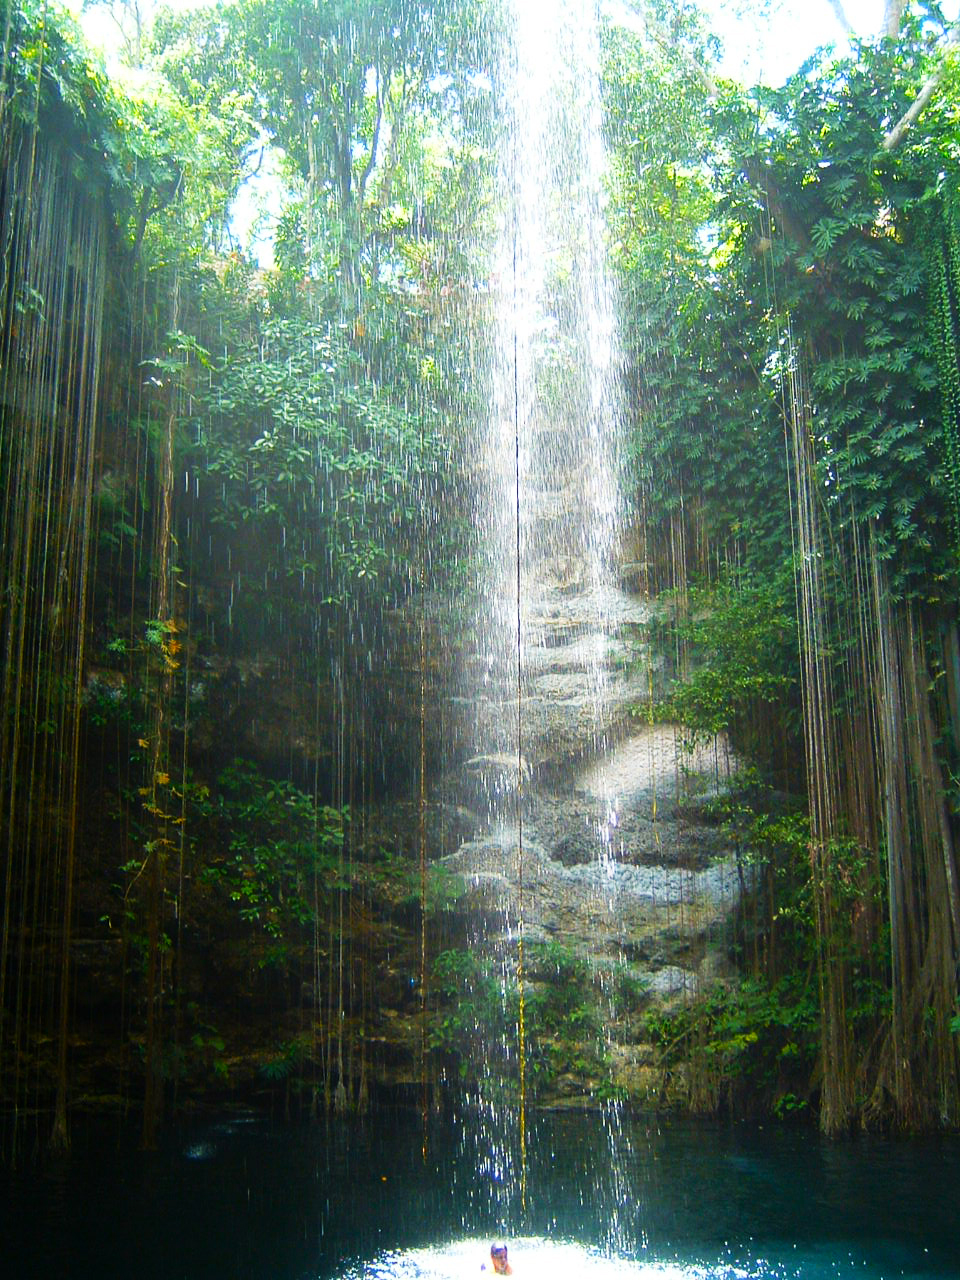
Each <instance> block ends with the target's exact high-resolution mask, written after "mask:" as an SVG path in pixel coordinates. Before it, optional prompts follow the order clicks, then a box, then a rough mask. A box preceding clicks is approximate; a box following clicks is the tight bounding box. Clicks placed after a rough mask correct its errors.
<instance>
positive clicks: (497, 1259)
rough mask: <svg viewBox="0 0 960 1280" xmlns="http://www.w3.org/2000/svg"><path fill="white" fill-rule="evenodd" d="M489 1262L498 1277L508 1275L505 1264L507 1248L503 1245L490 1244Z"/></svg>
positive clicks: (506, 1263) (507, 1264)
mask: <svg viewBox="0 0 960 1280" xmlns="http://www.w3.org/2000/svg"><path fill="white" fill-rule="evenodd" d="M490 1261H491V1262H492V1263H493V1269H494V1271H495V1272H496V1273H497V1275H498V1276H505V1275H508V1274H509V1273H508V1270H507V1268H508V1266H509V1263H508V1262H507V1246H506V1245H505V1244H492V1245H491V1246H490Z"/></svg>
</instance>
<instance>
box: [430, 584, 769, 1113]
mask: <svg viewBox="0 0 960 1280" xmlns="http://www.w3.org/2000/svg"><path fill="white" fill-rule="evenodd" d="M646 617H647V608H646V606H645V605H644V603H643V602H642V601H641V600H639V599H638V598H636V597H630V596H628V595H627V594H625V593H624V592H622V591H619V590H610V591H608V592H607V593H606V594H605V595H604V597H603V598H602V599H600V600H598V599H597V598H596V597H590V596H589V595H586V594H582V595H574V596H570V595H568V594H565V592H564V591H563V588H562V587H561V585H560V584H559V583H556V582H555V583H552V584H549V585H548V586H546V587H543V588H542V589H541V592H540V595H539V599H538V602H537V614H536V617H535V619H534V625H533V627H532V628H531V629H532V630H533V631H535V633H536V634H537V636H538V639H539V643H538V644H537V646H536V647H533V648H531V650H530V651H529V652H528V653H527V654H525V672H524V679H523V683H522V686H521V693H522V697H521V705H520V723H521V739H522V746H521V750H520V753H519V755H510V754H503V753H500V754H490V755H484V754H478V755H474V756H472V757H471V758H470V759H468V760H467V761H466V763H465V765H464V766H463V767H462V768H461V769H460V770H459V771H457V773H456V774H455V775H452V776H449V777H447V778H446V779H445V781H444V783H443V793H444V796H445V798H446V800H447V801H448V802H449V803H450V804H451V805H453V804H454V803H455V804H456V812H457V814H458V820H459V823H460V830H461V832H463V838H462V840H461V841H460V843H459V846H458V847H456V848H455V849H454V850H453V851H452V852H450V853H448V854H447V855H446V856H445V857H444V858H443V860H442V865H443V867H444V868H445V869H446V870H447V871H449V872H452V873H455V875H456V876H457V877H459V880H460V882H461V883H462V886H463V887H462V892H461V894H460V897H459V900H458V904H457V906H458V910H459V911H460V912H461V913H463V916H464V919H465V929H466V933H467V935H468V936H469V937H471V938H472V939H473V946H474V948H475V949H479V950H480V951H481V952H483V953H484V954H485V955H486V956H487V957H489V958H490V960H491V962H492V963H493V964H494V967H497V966H499V968H500V970H501V972H504V973H506V974H508V975H512V976H514V977H515V969H516V959H515V953H516V949H517V938H518V933H519V930H520V922H521V919H522V928H523V936H524V940H525V945H527V946H528V947H531V948H533V949H534V952H535V953H536V954H539V952H537V951H536V949H537V948H538V947H539V948H543V947H548V948H549V947H550V946H551V945H557V946H560V947H562V948H564V949H565V952H566V954H568V955H572V956H575V957H576V958H577V960H578V963H579V964H581V965H582V969H581V973H582V974H585V975H587V976H586V978H584V979H582V983H585V986H586V987H588V988H591V989H592V990H593V993H594V995H595V998H596V1000H595V1003H596V1009H595V1014H596V1018H595V1021H594V1022H593V1026H594V1029H595V1030H596V1031H597V1032H598V1034H599V1035H600V1037H601V1038H602V1040H603V1051H602V1053H601V1055H600V1057H601V1058H602V1059H603V1064H602V1070H603V1071H605V1072H606V1084H607V1085H608V1086H612V1087H613V1088H614V1089H615V1090H617V1091H618V1092H625V1093H627V1094H629V1095H631V1096H640V1097H642V1098H653V1097H654V1096H656V1095H658V1094H659V1092H660V1090H661V1089H662V1088H663V1085H664V1082H663V1080H662V1078H661V1077H660V1074H659V1073H658V1072H657V1070H656V1067H655V1063H654V1055H653V1051H652V1047H651V1045H650V1043H649V1041H648V1036H647V1032H646V1030H645V1027H646V1025H647V1023H648V1020H647V1019H646V1018H645V1016H644V1015H645V1014H649V1013H650V1011H651V1010H653V1009H655V1008H656V1007H658V1006H662V1005H664V1004H670V1003H673V1002H675V1001H682V1000H685V999H689V998H691V997H692V996H693V995H694V994H696V993H697V992H698V991H700V990H702V989H703V987H704V985H705V984H706V983H707V982H708V981H712V980H715V979H716V978H718V977H720V976H722V975H723V974H724V972H725V971H726V966H727V960H726V950H727V946H728V943H729V927H728V926H729V922H730V920H731V917H732V915H733V913H734V912H735V910H736V907H737V904H738V901H739V898H740V894H741V889H742V887H743V883H744V882H743V876H744V870H743V868H742V867H739V866H738V863H737V860H736V858H735V856H734V854H733V853H732V852H731V850H730V849H728V848H727V847H725V845H724V841H723V838H722V835H721V833H720V832H719V831H718V829H717V828H716V826H715V825H711V823H710V822H709V820H708V818H707V816H706V813H707V806H706V805H705V803H704V802H705V801H706V800H708V799H709V798H711V797H713V796H715V795H716V794H717V792H718V791H719V790H720V789H722V788H723V787H724V786H725V785H726V781H727V779H728V777H729V775H730V771H731V767H732V764H733V761H732V760H731V757H730V753H729V750H728V749H727V747H726V745H725V744H724V743H723V742H717V743H715V744H711V745H710V746H709V747H703V746H701V747H699V748H697V749H696V750H688V749H686V748H685V747H684V745H683V744H682V742H681V740H680V735H679V732H678V731H677V730H676V729H675V728H674V726H672V725H663V724H654V723H651V722H650V721H649V719H648V718H646V717H645V716H644V714H643V708H644V707H649V700H650V697H651V695H652V691H653V687H654V683H655V679H656V675H657V673H656V672H655V671H653V670H652V669H651V665H650V661H649V658H648V655H647V653H646V652H645V650H644V649H643V647H642V644H641V640H640V635H639V628H640V625H641V624H642V623H643V622H644V621H645V620H646ZM473 713H474V714H475V716H476V720H477V726H478V734H479V737H480V739H481V740H482V736H483V730H484V727H485V726H488V727H489V730H490V734H491V737H494V736H495V733H494V730H495V728H496V725H497V724H499V723H502V722H503V720H504V719H505V718H506V717H508V716H511V715H512V716H514V717H515V716H516V714H517V708H516V704H515V703H514V705H512V706H510V705H508V706H496V705H493V704H492V703H491V702H489V701H488V700H484V699H483V698H482V697H481V698H479V699H478V701H477V703H476V706H475V707H474V708H473ZM471 825H472V827H473V830H470V827H471ZM533 975H534V976H533V979H532V981H533V983H534V986H536V984H537V982H538V981H540V980H543V981H546V982H549V981H550V978H549V974H547V975H542V974H541V975H540V976H539V978H538V975H537V973H536V965H534V968H533ZM625 983H626V984H627V985H629V987H630V989H631V991H632V993H633V999H632V1000H629V1001H624V1000H623V999H620V1000H613V999H611V998H610V993H611V992H612V991H613V990H614V988H615V987H616V988H617V989H619V990H622V989H624V984H625ZM593 1066H594V1067H598V1066H599V1064H598V1063H597V1062H596V1061H594V1063H593ZM596 1084H597V1078H596V1073H595V1072H594V1073H592V1074H591V1073H589V1072H588V1073H586V1076H585V1075H584V1074H583V1073H581V1076H580V1078H579V1079H578V1078H576V1076H575V1074H574V1075H571V1073H570V1072H569V1071H566V1072H561V1073H560V1075H559V1077H558V1078H557V1079H556V1080H554V1081H553V1084H552V1087H551V1088H550V1089H549V1090H548V1091H547V1097H548V1098H549V1100H550V1101H552V1102H558V1101H560V1100H561V1099H562V1098H564V1097H566V1099H567V1100H568V1101H569V1100H579V1099H581V1098H582V1097H583V1095H584V1092H585V1091H586V1090H589V1089H592V1088H594V1087H595V1086H596Z"/></svg>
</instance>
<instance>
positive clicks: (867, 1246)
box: [0, 1111, 960, 1280]
mask: <svg viewBox="0 0 960 1280" xmlns="http://www.w3.org/2000/svg"><path fill="white" fill-rule="evenodd" d="M426 1138H427V1142H426V1157H424V1154H423V1146H424V1142H423V1139H424V1134H423V1131H422V1127H421V1123H420V1119H419V1117H418V1116H416V1115H412V1114H400V1115H398V1114H395V1113H392V1112H388V1113H382V1114H379V1115H376V1116H371V1117H368V1118H367V1119H366V1120H364V1121H362V1122H361V1121H356V1120H353V1121H346V1122H344V1123H334V1122H329V1123H326V1122H321V1123H320V1124H317V1125H313V1126H310V1125H308V1124H304V1125H302V1126H282V1125H275V1124H271V1123H269V1122H267V1121H265V1120H259V1119H255V1118H253V1117H250V1116H235V1117H231V1118H227V1119H224V1120H223V1121H221V1122H219V1123H210V1124H205V1125H202V1126H196V1127H195V1128H193V1129H191V1130H189V1131H184V1132H181V1133H180V1134H179V1135H178V1136H177V1137H176V1138H174V1137H173V1136H171V1137H170V1138H169V1139H168V1142H167V1145H166V1146H165V1147H164V1149H163V1150H161V1151H160V1152H157V1153H153V1154H147V1153H143V1152H139V1151H137V1150H136V1149H134V1148H133V1147H132V1145H130V1143H128V1142H127V1141H126V1140H125V1139H123V1138H122V1137H120V1136H119V1135H118V1133H117V1131H116V1129H111V1128H110V1127H109V1126H103V1125H98V1126H91V1127H87V1128H82V1129H80V1130H79V1131H78V1132H76V1134H75V1142H74V1149H73V1151H72V1153H71V1154H70V1155H69V1157H66V1158H64V1159H60V1160H56V1161H51V1162H47V1163H44V1164H43V1165H41V1166H39V1167H33V1168H27V1169H23V1170H20V1171H18V1172H16V1173H9V1172H7V1173H4V1174H3V1175H0V1197H2V1199H0V1230H2V1240H3V1253H4V1259H5V1260H4V1267H3V1273H4V1274H5V1275H9V1276H17V1277H21V1276H29V1277H33V1276H37V1277H57V1276H64V1277H77V1278H78V1280H87V1277H90V1278H92V1277H98V1278H99V1280H107V1278H108V1277H118V1278H120V1277H122V1278H123V1280H154V1278H155V1277H156V1278H157V1280H159V1278H160V1277H164V1278H165V1280H174V1278H179V1277H183V1278H185V1280H187V1278H188V1280H201V1278H204V1280H206V1278H208V1277H209V1278H211V1280H212V1278H213V1277H216V1278H217V1280H225V1278H227V1277H237V1278H243V1280H247V1278H248V1277H249V1278H250V1280H267V1278H270V1280H304V1278H306V1277H311V1278H318V1280H330V1278H335V1277H336V1278H340V1280H492V1273H491V1272H490V1271H489V1268H488V1269H487V1271H486V1273H485V1274H484V1273H483V1272H482V1271H481V1267H482V1266H483V1264H484V1262H485V1260H486V1255H487V1251H488V1249H489V1243H490V1240H491V1238H493V1237H503V1238H505V1239H507V1240H508V1242H509V1244H510V1250H511V1260H512V1262H513V1265H514V1276H515V1278H516V1280H733V1278H734V1277H737V1278H748V1277H757V1278H758V1280H759V1278H761V1277H782V1278H787V1277H798V1278H802V1280H823V1278H825V1277H838V1276H857V1277H863V1278H864V1280H879V1278H880V1277H883V1280H890V1278H892V1277H907V1278H912V1280H920V1278H921V1277H923V1278H924V1280H930V1278H932V1277H939V1278H946V1277H951V1278H955V1277H956V1276H957V1275H960V1222H958V1214H957V1206H958V1204H960V1140H958V1139H929V1140H921V1141H913V1142H888V1141H884V1140H881V1139H859V1140H856V1141H852V1142H844V1143H834V1142H825V1141H823V1140H821V1139H820V1138H819V1137H818V1136H817V1135H816V1134H814V1133H810V1132H805V1131H798V1130H784V1129H781V1128H778V1127H765V1128H763V1129H756V1128H749V1129H748V1128H743V1127H729V1126H724V1125H692V1124H685V1123H672V1124H657V1123H651V1122H649V1121H648V1120H640V1119H630V1118H629V1117H626V1116H623V1115H621V1114H619V1113H617V1112H615V1111H613V1112H610V1113H609V1114H608V1115H606V1116H603V1117H598V1116H597V1115H595V1114H594V1115H579V1114H578V1115H562V1116H561V1115H543V1116H538V1117H535V1118H534V1120H533V1122H532V1124H531V1128H530V1140H529V1149H528V1161H527V1184H526V1211H524V1209H523V1206H522V1204H521V1196H520V1188H519V1177H518V1175H519V1170H518V1167H517V1163H516V1153H515V1151H512V1150H510V1149H509V1145H508V1146H507V1147H501V1145H500V1144H499V1142H498V1141H497V1140H495V1139H494V1138H492V1137H491V1136H490V1135H489V1133H488V1132H487V1131H486V1126H485V1125H484V1124H482V1123H478V1122H477V1120H476V1118H475V1117H474V1118H473V1119H470V1118H464V1117H459V1118H457V1117H451V1116H447V1117H443V1118H441V1117H437V1118H434V1119H432V1120H431V1122H430V1125H429V1128H428V1132H427V1134H426Z"/></svg>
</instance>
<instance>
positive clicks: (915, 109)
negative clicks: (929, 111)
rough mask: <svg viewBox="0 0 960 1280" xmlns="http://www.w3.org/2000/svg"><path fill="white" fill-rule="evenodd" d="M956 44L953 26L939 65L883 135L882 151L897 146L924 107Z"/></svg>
mask: <svg viewBox="0 0 960 1280" xmlns="http://www.w3.org/2000/svg"><path fill="white" fill-rule="evenodd" d="M958 44H960V26H957V27H953V28H952V29H951V31H950V34H949V35H948V36H947V39H946V41H945V42H944V45H943V59H942V61H941V62H940V65H939V67H937V69H936V71H934V73H933V74H932V75H931V76H930V77H929V79H928V80H926V82H925V83H924V84H923V86H922V88H921V89H920V92H919V93H918V94H917V96H916V97H915V98H914V100H913V102H911V104H910V106H909V108H908V110H907V111H906V112H905V113H904V114H903V115H902V116H901V117H900V119H899V120H898V121H897V123H896V124H895V125H894V126H893V128H892V129H890V130H889V132H888V133H887V134H886V135H885V136H884V139H883V143H882V146H883V149H884V151H892V150H893V149H894V147H896V146H899V144H900V143H901V142H902V141H903V138H904V135H905V134H906V132H907V130H908V129H909V128H910V127H911V125H912V124H914V122H915V121H916V119H917V117H918V116H919V115H920V113H921V112H922V111H923V109H924V107H925V106H926V105H927V103H928V102H929V101H930V99H931V98H932V97H933V95H934V94H935V93H936V91H937V88H938V86H939V84H940V81H941V80H942V78H943V73H944V71H945V70H946V58H947V55H948V54H949V53H951V52H952V50H954V49H956V48H957V46H958Z"/></svg>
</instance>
